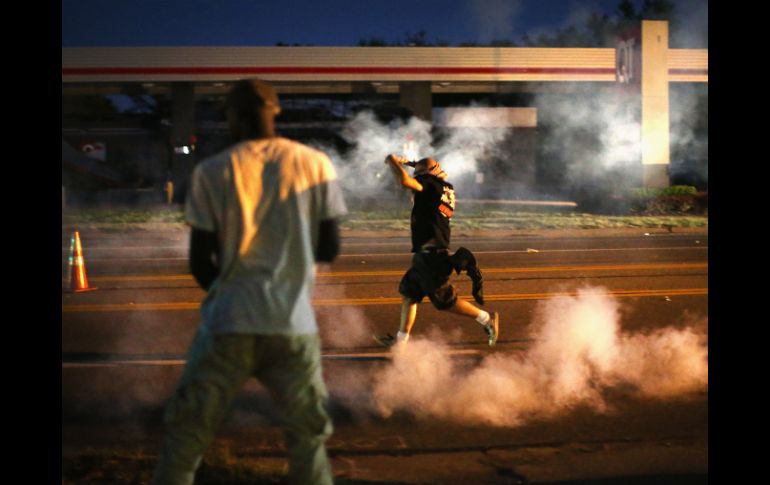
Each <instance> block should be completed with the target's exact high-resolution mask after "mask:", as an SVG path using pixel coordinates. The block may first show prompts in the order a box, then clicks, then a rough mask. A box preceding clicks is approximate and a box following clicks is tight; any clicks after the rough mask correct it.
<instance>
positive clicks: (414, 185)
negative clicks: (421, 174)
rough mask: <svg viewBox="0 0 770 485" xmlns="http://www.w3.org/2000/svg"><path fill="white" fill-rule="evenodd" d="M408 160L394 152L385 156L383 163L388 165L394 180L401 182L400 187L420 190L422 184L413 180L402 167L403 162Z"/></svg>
mask: <svg viewBox="0 0 770 485" xmlns="http://www.w3.org/2000/svg"><path fill="white" fill-rule="evenodd" d="M408 162H409V160H407V159H406V158H404V157H402V156H399V155H396V154H394V153H391V154H390V155H388V156H387V157H385V164H386V165H389V166H390V168H391V171H392V172H393V176H394V177H396V181H397V182H398V183H399V184H401V186H402V187H405V188H407V189H410V190H414V191H415V192H422V184H421V183H420V182H418V181H417V180H415V179H414V177H412V176H411V175H409V173H408V172H407V171H406V169H404V164H406V163H408Z"/></svg>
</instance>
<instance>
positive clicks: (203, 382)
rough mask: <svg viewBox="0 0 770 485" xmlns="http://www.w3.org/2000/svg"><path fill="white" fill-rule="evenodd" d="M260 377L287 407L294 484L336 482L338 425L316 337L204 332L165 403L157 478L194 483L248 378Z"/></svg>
mask: <svg viewBox="0 0 770 485" xmlns="http://www.w3.org/2000/svg"><path fill="white" fill-rule="evenodd" d="M250 377H256V378H257V379H258V380H259V381H260V382H261V383H262V384H263V385H264V386H265V387H266V388H267V389H268V390H269V391H270V393H271V395H272V397H273V398H274V400H275V402H276V404H277V406H278V409H281V410H282V411H283V415H284V423H283V425H284V429H285V436H286V446H287V449H288V455H289V456H288V458H289V483H292V484H303V485H304V484H307V485H310V484H314V485H315V484H323V485H326V484H331V483H332V474H331V467H330V465H329V462H328V458H327V455H326V446H325V442H326V439H327V438H328V437H329V436H330V435H331V433H332V423H331V419H330V418H329V415H328V413H327V412H326V408H325V404H326V401H327V399H328V393H327V390H326V386H325V384H324V382H323V377H322V375H321V355H320V341H319V338H318V336H317V335H293V336H284V335H212V334H210V333H208V332H205V331H204V330H200V331H199V332H198V334H197V335H196V336H195V340H194V341H193V344H192V347H191V349H190V351H189V354H188V359H187V365H186V367H185V370H184V373H183V375H182V378H181V381H180V383H179V386H178V388H177V390H176V392H175V394H174V396H173V397H172V398H171V400H170V401H169V403H168V404H167V405H166V411H165V416H164V422H165V425H166V433H165V438H164V442H163V448H162V450H161V456H160V461H159V463H158V465H157V468H156V469H155V474H154V476H153V480H152V483H153V484H155V485H161V484H163V485H177V484H192V483H193V481H194V478H195V471H196V470H197V468H198V466H199V465H200V461H201V457H202V455H203V452H204V450H205V449H206V447H207V446H208V445H209V444H210V443H211V441H212V439H213V437H214V432H215V430H216V428H217V426H218V425H219V424H221V423H222V421H223V420H224V418H225V417H226V415H227V412H228V411H229V409H230V406H231V404H232V401H233V399H234V398H235V397H236V396H237V394H238V393H239V391H240V389H241V387H242V386H243V384H244V382H245V381H246V380H247V379H248V378H250Z"/></svg>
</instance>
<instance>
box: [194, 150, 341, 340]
mask: <svg viewBox="0 0 770 485" xmlns="http://www.w3.org/2000/svg"><path fill="white" fill-rule="evenodd" d="M346 212H347V209H346V207H345V202H344V200H343V197H342V192H341V190H340V188H339V185H338V182H337V174H336V171H335V170H334V166H333V165H332V164H331V161H330V160H329V158H328V157H327V156H326V155H325V154H324V153H323V152H320V151H318V150H315V149H313V148H310V147H308V146H306V145H303V144H301V143H298V142H295V141H292V140H289V139H286V138H281V137H275V138H269V139H261V140H251V141H244V142H241V143H239V144H237V145H235V146H233V147H230V148H228V149H227V150H225V151H223V152H221V153H218V154H216V155H214V156H212V157H210V158H208V159H206V160H204V161H202V162H201V163H200V164H199V165H197V166H196V167H195V169H194V170H193V174H192V181H191V184H190V193H189V194H188V196H187V202H186V207H185V217H186V220H187V223H188V224H189V225H190V226H192V227H195V228H198V229H203V230H206V231H210V232H215V233H216V234H217V236H218V238H219V245H220V252H221V257H222V261H221V262H220V268H221V271H220V274H219V276H218V277H217V279H216V280H215V281H214V283H213V284H212V285H211V288H210V289H209V292H208V294H207V295H206V298H205V299H204V301H203V303H202V305H201V318H202V325H203V326H204V327H206V328H207V329H209V330H210V331H211V332H213V333H249V334H310V333H316V332H317V331H318V327H317V325H316V321H315V314H314V312H313V307H312V303H311V298H312V292H313V286H314V282H315V249H316V248H317V247H318V233H319V226H320V222H321V221H322V220H324V219H334V218H337V217H340V216H342V215H344V214H345V213H346Z"/></svg>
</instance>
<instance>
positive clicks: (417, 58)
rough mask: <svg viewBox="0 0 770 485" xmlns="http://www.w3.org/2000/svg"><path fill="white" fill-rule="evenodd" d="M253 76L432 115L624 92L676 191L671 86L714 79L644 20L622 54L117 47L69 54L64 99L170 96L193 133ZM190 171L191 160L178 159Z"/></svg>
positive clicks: (176, 130) (180, 129)
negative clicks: (514, 99)
mask: <svg viewBox="0 0 770 485" xmlns="http://www.w3.org/2000/svg"><path fill="white" fill-rule="evenodd" d="M246 77H260V78H263V79H265V80H268V81H270V82H272V83H273V84H274V85H275V86H276V87H277V89H278V92H279V93H280V94H303V93H304V94H328V93H359V92H360V93H370V94H371V93H375V94H377V93H381V94H386V93H387V94H390V95H397V96H398V103H399V106H401V107H403V108H406V109H408V110H409V111H410V112H412V113H413V114H415V115H417V116H420V117H421V118H424V119H426V120H430V119H431V110H432V107H433V102H432V99H433V96H435V95H437V94H460V93H511V92H543V91H545V92H562V91H567V92H568V91H569V90H570V86H575V85H578V84H580V85H585V84H586V83H590V84H591V85H595V86H610V87H611V86H617V85H623V86H624V88H625V89H627V90H629V91H630V92H632V93H634V94H635V95H636V98H633V99H636V101H634V102H638V103H640V105H641V106H640V108H641V133H640V138H641V147H642V156H641V164H642V166H643V173H644V183H645V185H647V186H665V185H668V177H667V175H666V167H667V165H668V164H669V99H668V96H669V84H670V83H707V82H708V50H706V49H670V48H669V47H668V23H667V22H665V21H642V23H641V26H640V28H639V29H638V32H636V35H634V36H632V37H630V38H627V39H625V40H623V41H622V42H619V45H618V47H617V48H519V47H111V48H62V93H63V95H68V94H71V95H75V94H118V93H125V92H131V93H137V92H141V93H146V94H158V93H164V94H168V95H170V96H171V101H172V118H173V119H172V136H173V138H174V139H176V140H180V142H179V143H183V142H182V141H181V140H187V139H189V138H190V136H192V135H193V134H194V133H195V120H194V115H193V113H194V110H193V105H194V103H195V98H196V96H198V95H202V94H223V93H225V92H226V91H227V89H228V88H229V84H230V83H232V82H233V81H235V80H238V79H242V78H246ZM174 157H175V159H174V165H175V166H177V167H180V170H181V176H182V177H183V176H184V174H185V173H189V171H191V170H192V165H193V163H194V162H193V161H192V159H191V157H190V156H189V155H188V154H184V153H179V154H175V155H174Z"/></svg>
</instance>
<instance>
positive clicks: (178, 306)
mask: <svg viewBox="0 0 770 485" xmlns="http://www.w3.org/2000/svg"><path fill="white" fill-rule="evenodd" d="M609 293H610V294H611V295H613V296H615V297H619V298H625V297H650V296H697V295H707V294H708V288H668V289H660V290H612V291H610V292H609ZM576 294H577V292H575V291H566V292H556V293H508V294H498V295H485V296H484V298H485V300H486V301H521V300H546V299H549V298H556V297H560V296H575V295H576ZM461 298H462V299H464V300H468V301H470V300H471V298H470V297H461ZM400 303H401V297H381V298H338V299H316V300H313V305H315V306H342V305H345V306H364V305H394V304H400ZM199 308H200V303H199V302H177V303H100V304H70V305H62V313H86V312H122V311H183V310H198V309H199Z"/></svg>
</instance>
